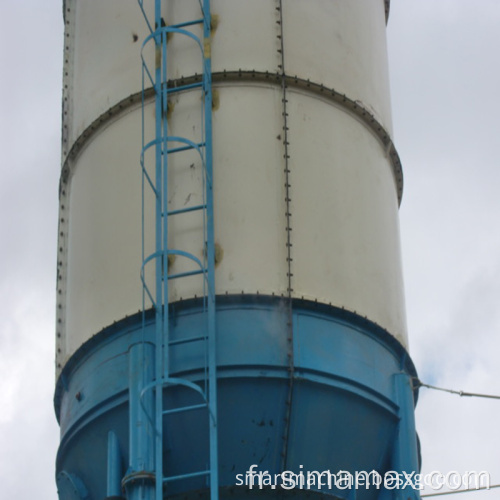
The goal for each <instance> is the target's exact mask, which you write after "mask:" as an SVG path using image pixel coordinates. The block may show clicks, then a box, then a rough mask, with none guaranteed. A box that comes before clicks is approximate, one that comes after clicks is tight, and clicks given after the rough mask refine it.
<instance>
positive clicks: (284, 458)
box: [277, 0, 294, 470]
mask: <svg viewBox="0 0 500 500" xmlns="http://www.w3.org/2000/svg"><path fill="white" fill-rule="evenodd" d="M277 1H278V12H279V31H280V36H279V40H280V54H281V74H280V79H281V91H282V92H281V98H282V111H283V145H284V155H285V158H284V160H285V161H284V165H285V203H286V249H287V251H286V260H287V299H288V300H287V311H286V316H287V317H286V322H287V333H286V334H287V346H288V352H287V359H288V372H289V378H288V391H287V399H286V404H285V422H284V424H285V425H284V431H283V449H282V460H281V462H282V470H286V469H287V455H288V439H289V434H290V420H291V415H292V396H293V380H294V353H293V311H292V259H291V253H292V252H291V236H290V234H291V227H290V168H289V167H290V162H289V161H288V160H289V148H288V145H289V141H288V119H287V113H288V107H287V91H286V72H285V51H284V31H283V3H282V0H277Z"/></svg>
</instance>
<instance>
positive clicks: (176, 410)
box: [163, 403, 207, 415]
mask: <svg viewBox="0 0 500 500" xmlns="http://www.w3.org/2000/svg"><path fill="white" fill-rule="evenodd" d="M206 407H207V403H200V404H198V405H191V406H182V407H181V408H173V409H172V410H165V411H164V412H163V415H172V413H181V412H183V411H193V410H199V409H201V408H206Z"/></svg>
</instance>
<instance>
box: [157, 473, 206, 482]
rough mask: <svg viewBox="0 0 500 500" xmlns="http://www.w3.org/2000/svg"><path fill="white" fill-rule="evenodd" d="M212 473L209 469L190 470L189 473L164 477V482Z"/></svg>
mask: <svg viewBox="0 0 500 500" xmlns="http://www.w3.org/2000/svg"><path fill="white" fill-rule="evenodd" d="M209 474H210V471H209V470H202V471H200V472H189V473H187V474H179V475H178V476H170V477H164V478H163V482H164V483H168V482H169V481H179V480H180V479H189V478H191V477H199V476H208V475H209Z"/></svg>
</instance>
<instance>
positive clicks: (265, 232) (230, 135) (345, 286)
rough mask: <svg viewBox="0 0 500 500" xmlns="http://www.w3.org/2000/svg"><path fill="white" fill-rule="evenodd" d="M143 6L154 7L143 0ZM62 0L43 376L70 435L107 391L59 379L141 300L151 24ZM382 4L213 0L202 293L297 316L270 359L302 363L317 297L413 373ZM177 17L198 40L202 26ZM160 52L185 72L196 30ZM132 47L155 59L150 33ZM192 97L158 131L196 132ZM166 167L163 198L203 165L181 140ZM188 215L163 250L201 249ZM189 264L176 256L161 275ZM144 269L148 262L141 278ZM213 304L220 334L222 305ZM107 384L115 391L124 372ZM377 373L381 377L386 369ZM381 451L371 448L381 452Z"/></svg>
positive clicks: (123, 8)
mask: <svg viewBox="0 0 500 500" xmlns="http://www.w3.org/2000/svg"><path fill="white" fill-rule="evenodd" d="M199 5H200V4H199V2H198V1H197V0H193V1H189V0H171V1H168V2H167V1H165V2H162V17H163V19H165V22H166V25H167V26H168V25H176V24H178V23H183V22H185V21H186V20H189V19H194V18H196V16H197V15H199V14H198V11H199ZM144 6H145V8H146V11H147V12H148V13H149V14H150V15H152V14H151V13H152V12H153V2H151V3H150V4H148V3H145V5H144ZM64 8H65V22H66V34H65V40H66V44H65V70H64V71H65V76H64V96H63V98H64V104H63V112H64V120H63V170H62V180H61V188H60V191H61V196H60V199H61V208H60V214H61V215H60V238H59V257H58V275H59V277H58V288H59V294H58V299H59V300H58V330H57V373H58V375H61V373H62V376H61V377H60V380H59V383H58V384H59V385H58V390H57V394H56V407H57V408H58V409H57V411H58V413H61V415H60V418H61V420H62V421H63V422H64V430H63V433H64V432H66V433H67V435H68V436H69V435H70V434H71V433H72V432H76V431H74V429H75V428H76V427H75V426H77V423H76V422H77V421H79V420H78V419H79V418H84V417H83V416H84V415H87V416H88V415H90V414H92V412H93V411H94V410H93V408H94V406H95V405H97V404H103V401H107V400H108V399H109V400H112V399H113V398H114V397H115V395H113V394H115V393H113V392H112V391H111V392H110V393H109V394H108V393H106V394H99V395H98V394H97V393H96V395H94V396H92V397H89V399H88V402H85V401H83V403H82V402H81V401H78V405H79V406H78V405H77V406H78V409H75V410H74V409H71V408H72V405H74V404H76V403H74V401H73V399H71V398H70V396H69V395H68V396H65V394H74V393H75V392H77V391H78V388H77V387H76V385H75V386H74V387H73V389H67V388H66V389H63V386H64V385H65V384H66V383H67V380H68V379H69V380H78V383H79V384H80V385H81V384H83V380H84V376H83V375H80V374H79V373H80V372H78V370H83V371H82V372H81V373H83V372H84V371H85V368H84V365H85V363H88V364H89V366H91V365H92V364H93V363H96V365H95V366H101V365H99V363H100V362H98V361H97V360H98V359H100V358H99V356H100V354H99V352H100V351H99V349H105V348H104V347H102V346H105V345H108V344H109V342H111V341H110V340H107V339H109V338H114V337H113V335H115V333H116V331H118V330H120V329H122V330H123V331H124V332H125V331H126V330H127V328H129V326H127V325H129V324H130V323H131V322H133V321H134V319H133V318H135V316H136V315H137V313H138V312H139V311H141V310H142V308H143V303H142V287H141V283H140V279H139V274H140V268H141V262H142V258H143V257H142V256H141V252H142V250H141V240H142V239H143V237H142V231H143V230H142V226H141V204H142V201H141V172H140V166H139V155H140V151H141V136H142V132H141V114H142V111H141V107H142V100H141V87H142V81H141V72H140V54H141V46H142V42H143V40H144V39H145V38H146V36H147V35H148V34H149V32H148V30H147V26H146V24H145V23H144V20H143V18H142V14H141V12H140V9H139V7H138V5H137V4H136V2H133V1H132V2H124V1H123V0H107V1H105V2H85V1H82V0H66V1H65V7H64ZM387 9H388V2H384V1H383V0H349V1H340V0H337V1H332V0H310V1H307V2H305V1H303V0H302V1H301V0H284V1H283V2H281V1H279V0H252V1H247V2H245V1H235V0H212V2H211V15H212V23H211V28H212V34H211V38H210V44H209V45H210V54H211V63H212V90H213V94H214V99H213V110H212V125H213V130H212V131H213V171H214V174H213V196H214V214H213V215H214V226H215V233H214V236H215V243H216V266H215V292H216V294H217V296H218V297H219V296H220V297H226V296H228V297H238V299H237V300H238V304H243V305H244V307H243V306H241V307H242V309H245V308H249V307H250V308H251V307H252V304H253V303H254V301H255V300H256V297H257V296H258V297H261V298H262V297H269V300H271V301H272V300H274V298H280V300H282V301H285V302H286V304H288V305H287V306H286V307H289V308H290V314H296V315H297V317H296V319H294V320H293V325H294V326H293V328H296V332H295V333H294V334H293V335H292V336H291V337H289V340H288V347H284V349H285V348H286V349H287V348H290V349H292V350H293V349H297V352H296V353H295V354H294V355H292V361H291V363H292V365H293V363H295V365H296V366H292V367H290V366H286V365H287V362H284V365H283V370H284V372H287V370H288V371H290V370H291V371H292V372H293V371H294V370H297V371H299V372H300V371H301V370H305V372H304V373H306V372H307V370H311V372H312V371H314V370H313V368H311V367H309V365H308V363H312V364H313V365H314V360H313V361H311V360H310V359H309V358H308V359H306V358H304V359H303V360H301V358H300V354H299V351H300V349H301V348H300V345H299V344H298V343H300V342H301V340H300V339H301V338H302V335H304V338H305V337H306V336H307V335H306V333H305V331H304V332H303V333H302V334H301V333H300V324H303V323H301V321H302V322H304V321H305V320H303V317H305V316H307V314H305V313H303V312H301V311H302V308H304V311H305V310H307V311H309V309H308V308H310V307H312V306H311V305H310V304H320V305H321V307H323V306H324V307H325V308H326V309H325V310H323V309H322V313H321V314H324V315H325V317H327V316H329V315H330V316H331V317H332V318H334V317H335V318H337V317H339V318H341V322H342V324H344V323H346V324H351V323H352V324H353V325H354V324H355V325H357V321H358V319H352V318H359V322H360V324H362V327H363V328H366V329H367V331H371V332H375V333H373V335H375V336H377V335H379V333H377V332H383V333H381V334H380V335H382V337H383V339H384V340H383V341H384V342H385V343H386V344H387V345H389V346H390V350H391V353H392V354H391V356H393V357H394V356H395V359H396V358H397V359H399V361H398V363H399V364H400V365H401V366H404V367H406V368H404V369H403V371H405V373H406V372H408V373H410V374H412V373H413V367H412V366H411V361H408V360H407V356H406V350H407V347H408V342H407V332H406V322H405V311H404V294H403V283H402V275H401V259H400V247H399V228H398V206H399V202H400V200H401V196H402V173H401V165H400V162H399V158H398V155H397V153H396V151H395V149H394V146H393V143H392V140H391V135H392V124H391V109H390V99H389V85H388V68H387V51H386V39H385V24H386V17H387ZM190 30H191V32H192V33H194V34H195V35H197V36H199V37H201V38H202V36H203V35H202V26H194V27H191V28H190ZM207 43H208V42H207V41H205V48H206V47H207ZM168 51H169V54H170V56H169V58H168V80H169V82H171V84H172V86H174V87H175V86H178V85H181V84H183V82H192V81H197V78H199V74H200V73H199V71H200V70H199V68H200V53H199V51H198V50H197V47H196V46H195V44H193V43H192V40H191V39H189V38H188V37H183V36H181V35H180V34H179V33H174V34H173V35H172V36H171V37H169V39H168ZM144 54H145V57H146V61H147V62H148V63H149V64H150V65H151V66H152V67H153V66H154V61H155V59H154V54H153V52H151V51H150V46H148V45H146V46H145V48H144ZM200 103H201V100H200V93H199V92H198V91H197V90H187V91H185V92H179V93H176V94H173V95H172V96H171V97H170V98H169V115H168V127H169V133H170V134H172V135H175V136H183V137H188V138H190V139H191V140H193V141H195V142H196V141H199V140H200V137H201V134H202V128H203V127H202V122H201V121H200V115H199V108H200ZM144 116H145V120H144V121H145V128H144V130H145V135H146V137H151V138H152V137H154V116H155V115H154V95H153V94H152V93H151V92H150V93H149V94H148V93H147V92H146V100H145V102H144ZM168 176H169V188H168V202H169V207H170V206H171V207H172V208H173V209H179V208H182V207H186V206H187V207H189V206H191V205H197V204H200V203H203V193H202V183H201V181H202V177H203V174H202V166H201V163H200V160H199V159H198V158H197V156H196V155H195V154H193V153H186V154H184V155H183V156H182V155H179V157H175V158H173V159H172V160H171V161H170V163H169V172H168ZM145 198H146V199H145V214H146V216H145V217H146V221H145V230H144V240H145V241H144V245H145V248H146V251H147V252H146V253H149V252H151V251H152V250H153V248H154V237H153V236H154V234H153V233H154V232H153V226H154V221H153V216H152V214H153V200H152V197H151V196H150V195H146V197H145ZM201 225H202V219H201V216H200V214H197V213H192V214H184V215H182V220H181V219H180V218H179V219H175V221H174V222H172V224H171V227H170V232H169V247H172V248H181V249H182V248H189V249H190V252H192V253H194V254H195V255H196V257H198V258H199V259H200V260H203V258H204V255H205V252H206V250H205V244H204V241H203V238H202V237H200V228H201ZM200 238H201V239H200ZM189 269H190V268H189V266H188V265H186V263H185V261H184V260H183V259H181V258H176V259H173V260H172V261H171V268H170V267H169V273H179V272H183V271H186V270H189ZM151 273H152V270H151V271H150V270H149V269H148V270H147V272H146V274H147V276H148V279H149V277H151V275H152V274H151ZM152 289H154V287H152ZM202 295H203V288H202V286H201V281H200V280H195V279H185V280H183V281H181V280H179V281H173V282H171V284H170V285H169V302H171V303H173V304H179V309H180V310H182V307H183V306H182V304H183V303H185V302H186V301H189V300H191V299H193V300H194V299H195V297H196V298H199V297H200V296H202ZM281 298H282V299H281ZM225 300H230V299H225ZM259 300H261V299H259ZM231 304H233V305H234V303H231ZM276 304H278V303H276ZM292 304H293V306H292ZM233 305H232V306H231V307H233ZM276 307H277V310H279V307H281V306H279V305H276ZM328 308H330V309H328ZM330 310H331V313H330V312H328V311H330ZM293 311H295V313H294V312H293ZM234 314H236V311H235V312H234ZM304 315H305V316H304ZM219 317H220V319H219V322H220V324H221V325H222V326H221V327H220V328H221V331H223V330H224V326H223V325H224V321H225V320H224V319H223V317H224V316H223V315H222V316H221V315H219ZM270 317H272V314H271V316H270ZM127 318H132V319H127ZM346 318H347V319H346ZM318 321H319V320H318ZM322 321H323V320H322ZM264 323H265V322H264V321H263V324H264ZM113 325H117V326H113ZM120 325H125V326H120ZM307 328H310V329H311V331H312V330H314V329H315V328H316V327H315V326H314V325H311V326H308V327H307ZM352 328H353V331H356V329H358V328H361V327H359V325H357V326H353V327H352ZM110 332H112V333H110ZM127 332H128V330H127ZM128 334H129V333H127V335H128ZM386 334H389V335H388V336H385V335H386ZM130 335H132V334H130ZM370 335H371V334H370ZM292 337H293V338H292ZM220 338H221V339H222V338H225V337H224V333H221V334H220ZM290 339H291V340H290ZM297 339H298V340H297ZM247 341H248V339H247ZM247 341H245V342H247ZM120 342H121V341H120ZM220 342H222V340H220ZM321 342H323V341H321ZM321 342H319V344H318V345H323V344H321ZM339 342H340V341H339ZM349 342H351V340H349ZM294 343H296V344H297V345H295V344H294ZM283 345H284V346H285V345H286V342H285V344H283ZM339 345H340V344H339ZM324 347H325V348H326V349H327V351H328V350H329V349H332V350H335V349H337V348H339V347H338V345H337V344H335V345H332V346H327V345H326V344H325V345H324ZM116 349H117V352H118V351H120V349H119V348H118V347H117V348H116ZM122 351H123V352H125V351H126V347H123V348H122ZM122 351H120V352H122ZM102 352H104V350H103V351H102ZM300 352H306V349H305V348H303V350H302V351H300ZM394 353H396V354H394ZM103 356H104V355H103ZM106 356H107V355H106ZM228 356H229V355H228ZM374 356H375V357H374V358H373V359H372V360H371V361H370V362H369V363H368V364H369V365H370V367H369V369H368V372H367V373H366V374H363V375H360V377H361V378H360V380H362V382H360V381H359V380H358V381H356V384H361V385H363V384H365V383H366V384H367V386H368V385H369V384H370V382H369V379H370V378H371V377H373V376H374V375H373V373H376V372H377V370H378V368H377V367H378V366H379V365H381V364H384V363H385V361H383V356H382V355H381V356H382V357H381V358H377V356H378V355H374ZM103 359H104V358H103ZM106 359H108V358H106ZM219 359H220V360H219V361H218V363H219V366H226V365H227V366H229V365H230V364H231V363H230V362H229V361H227V360H224V359H225V358H224V355H221V356H220V357H219ZM363 359H364V358H362V357H361V355H360V356H357V355H356V356H353V363H358V362H359V363H360V364H363ZM391 359H392V358H391ZM106 362H107V361H106ZM301 362H303V363H304V364H303V366H302V365H300V363H301ZM248 363H249V365H252V366H253V365H255V366H257V365H258V364H259V362H257V361H252V362H250V361H248ZM321 363H323V361H321V360H320V361H318V366H323V365H321ZM325 363H327V364H328V361H327V360H326V361H325ZM407 363H410V364H409V365H407ZM282 364H283V363H282ZM396 365H397V363H396ZM396 365H395V366H396ZM92 366H94V365H92ZM95 366H94V368H92V370H94V369H95ZM110 366H111V365H110ZM110 369H111V368H110ZM221 369H222V368H221ZM359 369H360V370H361V368H359ZM363 369H364V368H363ZM89 370H90V368H89ZM318 370H323V368H318ZM325 370H326V368H325ZM346 370H347V371H348V372H349V370H350V368H349V367H347V368H346ZM370 370H374V371H373V373H372V372H371V371H370ZM395 370H396V369H395ZM355 371H356V370H355ZM96 373H97V372H96ZM349 373H350V372H349ZM353 373H354V372H353ZM394 373H395V372H394ZM96 376H97V375H96ZM332 376H333V375H332ZM337 376H339V377H342V376H343V375H342V373H337V374H335V377H337ZM377 376H378V375H375V378H377ZM387 376H388V377H389V375H387ZM391 376H392V375H391ZM79 377H81V379H80V378H79ZM345 377H346V378H350V377H351V375H348V374H345ZM352 377H353V379H355V376H354V375H352ZM389 378H390V377H389ZM381 380H382V379H381ZM125 382H126V381H125ZM113 383H115V382H113ZM377 383H378V382H377ZM391 383H392V382H391ZM116 384H117V388H116V394H118V393H119V392H120V390H123V387H122V388H121V389H120V390H119V389H118V386H119V384H118V383H116ZM380 384H381V386H384V388H385V387H386V386H387V387H389V385H390V384H389V382H388V381H387V380H385V379H384V382H382V381H381V382H380ZM70 387H71V384H70ZM290 390H291V389H290ZM373 390H374V391H378V390H379V389H378V388H375V389H373ZM384 390H385V389H384ZM72 391H73V392H72ZM387 391H389V392H388V393H387V394H385V395H384V397H385V398H389V399H390V398H391V397H392V396H389V395H388V394H389V393H391V394H392V392H391V391H392V389H387ZM82 392H84V391H82ZM380 392H381V393H382V392H383V391H382V389H380ZM396 392H397V391H396ZM410 392H411V390H410ZM65 397H66V399H65ZM76 399H78V398H76ZM381 399H383V397H382V396H381ZM220 404H221V407H222V408H224V404H223V403H220ZM314 404H316V403H314ZM314 404H313V403H311V405H312V406H314ZM383 404H386V403H383ZM82 405H83V406H82ZM85 405H87V406H86V407H85ZM93 405H94V406H93ZM394 405H396V403H394ZM389 406H390V405H389ZM396 406H397V405H396ZM396 406H395V407H396ZM82 407H84V409H82ZM61 408H62V409H63V410H61ZM68 408H69V409H68ZM65 411H67V413H65ZM292 413H293V412H292ZM75 415H76V416H75ZM77 417H78V418H77ZM85 418H87V417H85ZM296 418H297V421H299V420H300V418H301V416H296ZM395 418H396V417H395ZM287 425H288V424H287ZM220 432H222V431H221V429H219V433H220ZM290 432H291V431H290ZM387 432H389V431H387ZM391 432H392V431H391ZM286 434H287V435H288V431H286ZM292 434H293V432H291V434H290V435H292ZM68 439H69V438H68ZM120 439H121V441H120V442H122V446H123V439H122V438H120ZM286 439H288V438H286ZM286 439H285V440H286ZM411 439H414V436H413V437H412V438H411ZM290 446H291V445H290ZM222 448H224V446H223V445H222ZM387 453H389V452H386V451H384V452H383V453H382V454H381V455H380V456H381V457H385V458H384V460H386V459H387V457H386V455H387ZM61 454H62V452H61ZM124 455H127V453H126V452H124ZM374 456H378V455H377V454H376V453H374ZM387 460H388V459H387ZM62 461H63V459H62V458H61V462H62ZM291 461H293V460H291ZM410 461H411V460H410ZM71 463H72V462H71ZM61 467H62V466H61Z"/></svg>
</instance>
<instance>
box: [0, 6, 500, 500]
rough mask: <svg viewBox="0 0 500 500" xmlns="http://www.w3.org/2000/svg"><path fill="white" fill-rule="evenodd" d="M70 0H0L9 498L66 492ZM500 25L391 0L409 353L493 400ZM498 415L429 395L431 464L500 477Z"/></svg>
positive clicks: (430, 372)
mask: <svg viewBox="0 0 500 500" xmlns="http://www.w3.org/2000/svg"><path fill="white" fill-rule="evenodd" d="M367 1H376V0H367ZM61 3H62V2H59V1H56V0H45V1H43V2H41V1H40V0H23V1H22V2H8V1H7V0H0V24H1V29H0V41H1V43H0V64H1V66H0V67H1V77H0V85H1V87H0V90H1V93H0V96H1V97H0V106H1V108H0V148H1V151H2V163H1V164H0V168H1V177H0V214H1V215H0V235H1V236H0V241H1V246H0V257H1V258H0V478H1V480H2V497H3V498H16V499H20V500H28V499H32V498H43V499H55V498H56V497H57V494H56V488H55V482H54V461H55V454H56V449H57V445H58V427H57V425H56V421H55V417H54V412H53V408H52V394H53V388H54V310H55V275H56V273H55V264H56V239H57V191H58V178H59V166H60V115H61V111H60V102H61V81H62V76H61V75H62V39H63V36H62V30H63V23H62V6H61ZM499 28H500V2H498V0H393V1H392V6H391V14H390V20H389V27H388V41H389V56H390V65H391V90H392V103H393V117H394V130H395V136H394V140H395V144H396V147H397V149H398V151H399V154H400V156H401V159H402V163H403V169H404V175H405V188H404V196H403V202H402V206H401V211H400V215H401V231H402V244H403V261H404V273H405V283H406V303H407V310H408V325H409V333H410V348H411V354H412V357H413V360H414V362H415V364H416V366H417V369H418V371H419V375H420V378H421V379H422V381H424V382H427V383H431V384H435V385H439V386H443V387H447V388H453V389H459V390H465V391H472V392H484V393H490V394H500V383H499V380H500V363H499V362H498V357H499V356H498V353H499V348H500V339H499V336H498V332H499V331H500V310H499V307H498V305H499V304H500V231H499V229H498V227H499V223H498V220H497V219H498V216H499V215H500V196H499V190H500V161H499V145H500V140H499V138H500V125H499V116H500V101H499V99H498V97H497V93H498V91H499V89H500V69H499V65H498V59H499V57H498V54H499V49H500V29H499ZM499 419H500V401H495V400H481V399H477V398H460V397H458V396H454V395H449V394H446V393H440V392H436V391H431V390H428V389H422V390H421V393H420V401H419V404H418V407H417V427H418V431H419V434H420V438H421V441H422V451H423V472H429V471H432V470H440V471H443V472H445V473H446V472H448V471H451V470H458V471H460V472H464V471H469V470H487V471H489V472H490V474H491V478H492V483H495V484H497V483H500V465H499V463H500V460H499V454H500V451H499V450H500V426H499V425H498V421H499ZM498 491H499V490H493V491H491V492H477V493H466V494H461V495H460V496H458V498H459V499H460V500H481V499H482V500H490V499H493V498H498ZM455 497H456V495H453V496H448V497H445V498H450V499H452V498H455ZM438 498H439V497H438Z"/></svg>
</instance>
